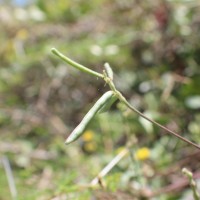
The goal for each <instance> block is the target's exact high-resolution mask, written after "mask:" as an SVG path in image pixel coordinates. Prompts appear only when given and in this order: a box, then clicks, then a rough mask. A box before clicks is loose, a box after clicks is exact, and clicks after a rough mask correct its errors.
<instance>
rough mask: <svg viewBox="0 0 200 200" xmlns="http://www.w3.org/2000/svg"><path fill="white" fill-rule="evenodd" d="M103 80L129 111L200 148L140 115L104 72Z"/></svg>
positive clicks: (186, 140) (187, 141) (199, 147)
mask: <svg viewBox="0 0 200 200" xmlns="http://www.w3.org/2000/svg"><path fill="white" fill-rule="evenodd" d="M104 80H105V82H106V83H107V84H108V85H109V87H110V89H111V90H112V91H113V92H114V93H115V95H116V96H117V97H118V99H119V100H120V101H121V102H122V103H124V104H125V105H126V106H127V107H128V108H129V109H131V110H132V111H134V112H135V113H137V114H138V115H139V116H141V117H143V118H144V119H146V120H147V121H149V122H151V123H153V124H155V125H156V126H158V127H160V128H162V129H163V130H165V131H166V132H167V133H169V134H171V135H174V136H175V137H177V138H179V139H181V140H182V141H184V142H186V143H188V144H190V145H193V146H195V147H196V148H198V149H200V146H199V145H197V144H195V143H193V142H191V141H190V140H188V139H186V138H184V137H182V136H180V135H179V134H178V133H176V132H174V131H172V130H170V129H168V128H166V127H165V126H163V125H161V124H159V123H158V122H156V121H154V120H152V119H150V118H148V117H147V116H146V115H144V114H143V113H141V112H140V111H139V110H137V109H136V108H135V107H133V106H132V105H131V104H130V103H129V102H128V101H127V100H126V98H125V97H124V96H123V95H122V94H121V93H120V92H119V91H118V90H117V89H116V87H115V85H114V83H113V81H112V80H111V79H110V78H109V77H108V76H107V74H106V73H105V72H104Z"/></svg>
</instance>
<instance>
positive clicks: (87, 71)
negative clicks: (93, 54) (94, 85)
mask: <svg viewBox="0 0 200 200" xmlns="http://www.w3.org/2000/svg"><path fill="white" fill-rule="evenodd" d="M51 52H52V53H53V54H55V55H56V56H58V57H59V58H61V59H62V60H63V61H65V62H66V63H68V64H69V65H71V66H72V67H74V68H76V69H78V70H80V71H82V72H85V73H88V74H91V75H93V76H96V77H99V78H103V77H104V76H103V74H100V73H98V72H95V71H93V70H91V69H89V68H87V67H85V66H83V65H81V64H79V63H77V62H75V61H73V60H71V59H70V58H68V57H66V56H65V55H63V54H62V53H60V52H59V51H58V50H57V49H55V48H52V49H51Z"/></svg>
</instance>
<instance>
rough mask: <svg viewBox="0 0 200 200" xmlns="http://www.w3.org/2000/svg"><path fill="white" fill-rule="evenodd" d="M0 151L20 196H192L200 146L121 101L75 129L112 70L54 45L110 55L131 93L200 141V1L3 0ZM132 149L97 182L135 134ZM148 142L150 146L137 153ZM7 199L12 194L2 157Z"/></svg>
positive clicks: (0, 180) (1, 192) (0, 175)
mask: <svg viewBox="0 0 200 200" xmlns="http://www.w3.org/2000/svg"><path fill="white" fill-rule="evenodd" d="M0 23H1V26H0V43H1V48H0V158H1V156H6V157H8V159H9V161H10V164H11V167H12V170H13V174H14V179H15V183H16V187H17V191H18V198H17V199H28V200H29V199H30V200H32V199H34V200H35V199H38V200H41V199H52V200H53V199H61V200H64V199H92V198H93V199H95V198H96V199H134V198H135V199H142V198H144V199H145V198H146V199H161V200H162V199H163V200H165V199H166V200H172V199H174V200H175V199H183V200H184V199H187V200H188V199H190V198H191V193H189V191H190V188H189V187H186V186H187V184H185V185H184V184H183V182H184V181H185V177H183V176H182V174H181V169H182V168H183V167H187V168H189V169H190V170H192V171H193V173H194V177H196V178H199V177H200V172H199V167H200V165H199V162H198V160H199V153H198V152H197V151H196V149H195V148H194V147H192V146H188V145H187V144H185V143H183V142H181V141H179V140H178V139H176V138H174V137H173V136H170V135H167V134H165V133H164V132H163V131H162V130H160V129H158V128H157V127H154V126H153V125H152V124H150V123H148V122H146V121H144V120H143V119H141V118H140V117H138V116H137V115H136V114H134V113H131V112H130V111H129V110H127V109H126V108H124V106H123V105H121V104H120V103H118V102H117V103H116V104H115V105H114V106H113V107H112V109H111V111H110V112H108V113H105V114H101V115H98V116H97V117H95V120H93V121H92V123H91V124H90V126H89V127H88V129H87V131H86V133H85V134H84V136H83V137H82V138H81V139H80V140H79V141H78V142H75V143H73V144H71V145H69V146H65V145H64V141H65V139H66V137H67V136H68V135H69V133H70V132H71V130H73V128H74V127H75V126H76V125H77V124H78V123H79V122H80V120H81V119H82V117H83V116H84V114H85V113H86V112H87V111H88V110H89V108H90V107H91V106H92V105H93V103H94V102H95V101H96V100H97V99H98V98H99V97H100V96H101V95H102V94H103V93H104V92H105V91H107V90H108V87H107V86H105V85H104V83H103V82H102V81H101V80H98V79H96V78H93V77H90V76H89V75H87V74H81V72H79V71H76V70H74V69H72V68H71V67H69V66H67V65H66V64H65V63H63V62H62V61H60V60H59V59H57V58H56V57H55V56H53V55H51V53H50V49H51V48H52V47H56V48H57V49H59V50H60V51H62V52H63V53H64V54H66V55H67V56H68V57H70V58H72V59H74V60H76V61H77V62H79V63H81V64H83V65H85V66H88V67H89V68H91V69H93V70H96V71H98V72H101V71H102V70H103V64H104V63H105V62H109V63H110V65H111V66H112V68H113V70H114V72H115V77H114V78H115V83H116V85H117V87H118V89H119V90H120V91H121V92H122V93H123V94H124V95H125V96H126V97H127V99H129V101H130V102H131V104H133V105H134V106H135V107H137V108H138V109H139V110H141V111H143V112H144V113H145V114H147V115H148V116H150V117H151V118H153V119H155V120H156V121H158V122H159V123H161V124H163V125H165V126H166V127H168V128H170V129H172V130H175V131H176V132H179V133H180V134H181V135H182V136H184V137H187V138H188V139H190V140H191V141H193V142H195V143H200V114H199V111H200V92H199V86H200V81H199V80H200V70H199V64H200V57H199V56H200V55H199V54H200V43H199V41H200V28H199V27H200V3H199V2H198V1H195V0H187V1H186V0H185V1H181V0H179V1H178V0H177V1H164V0H155V1H151V2H150V1H138V0H123V1H122V0H113V1H105V0H104V1H102V0H101V1H100V0H94V1H91V0H90V1H84V0H77V1H69V0H67V1H64V0H58V1H52V0H49V1H42V0H36V1H35V3H32V4H29V5H27V6H25V7H16V6H13V5H10V4H9V3H8V2H7V3H2V4H1V5H0ZM128 141H129V142H130V141H131V142H134V145H133V146H132V147H131V148H130V152H132V153H131V155H132V156H127V157H125V158H124V159H123V160H121V161H120V162H119V163H118V164H117V165H116V166H115V167H114V168H113V169H112V171H111V172H110V173H109V174H108V175H107V176H106V177H105V178H104V179H103V180H102V181H103V186H104V187H103V188H102V187H100V186H97V188H95V189H91V188H89V186H88V185H89V183H90V182H91V180H93V179H94V178H95V177H96V176H97V174H98V173H99V172H100V171H101V170H102V169H103V168H104V167H105V166H106V165H107V164H108V163H109V162H110V161H111V160H112V159H113V158H114V156H116V155H117V154H118V153H119V151H120V149H121V148H123V147H124V146H125V145H126V143H127V142H128ZM143 147H146V148H147V149H148V150H149V152H150V154H149V156H148V157H147V158H145V159H144V160H143V159H136V156H134V155H136V154H137V153H138V151H139V150H141V149H142V148H143ZM0 199H5V200H7V199H11V193H10V191H9V186H8V182H7V179H6V174H5V169H4V168H3V165H0Z"/></svg>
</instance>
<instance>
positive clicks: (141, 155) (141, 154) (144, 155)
mask: <svg viewBox="0 0 200 200" xmlns="http://www.w3.org/2000/svg"><path fill="white" fill-rule="evenodd" d="M149 157H150V150H149V149H148V148H147V147H143V148H140V149H138V150H137V151H136V152H135V158H136V159H137V160H146V159H148V158H149Z"/></svg>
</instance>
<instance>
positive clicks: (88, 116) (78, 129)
mask: <svg viewBox="0 0 200 200" xmlns="http://www.w3.org/2000/svg"><path fill="white" fill-rule="evenodd" d="M112 96H113V91H108V92H106V93H105V94H103V96H102V97H101V98H100V99H99V100H98V101H97V102H96V103H95V104H94V106H93V107H92V108H91V109H90V110H89V112H88V113H87V114H86V115H85V117H84V118H83V119H82V121H81V122H80V124H79V125H78V126H77V127H76V128H75V129H74V130H73V132H72V133H71V134H70V136H69V137H68V138H67V140H66V141H65V144H69V143H71V142H74V141H75V140H77V139H78V138H79V137H80V136H81V135H82V134H83V133H84V131H85V129H86V127H87V125H88V124H89V123H90V122H91V120H92V119H93V118H94V116H95V115H96V113H97V112H98V111H99V110H100V109H101V108H102V107H103V106H104V105H105V104H106V103H107V102H108V101H109V100H110V99H111V98H112Z"/></svg>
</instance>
